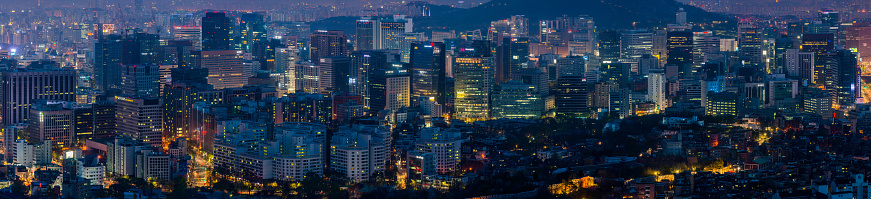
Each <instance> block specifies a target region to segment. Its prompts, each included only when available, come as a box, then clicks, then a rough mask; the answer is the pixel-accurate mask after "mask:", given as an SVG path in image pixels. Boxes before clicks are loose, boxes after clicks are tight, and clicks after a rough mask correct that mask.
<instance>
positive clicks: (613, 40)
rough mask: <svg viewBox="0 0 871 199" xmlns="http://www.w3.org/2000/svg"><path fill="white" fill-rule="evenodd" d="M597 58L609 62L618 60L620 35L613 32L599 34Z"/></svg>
mask: <svg viewBox="0 0 871 199" xmlns="http://www.w3.org/2000/svg"><path fill="white" fill-rule="evenodd" d="M599 58H600V59H601V60H602V61H611V62H616V61H617V60H618V59H620V33H617V31H615V30H606V31H602V32H601V33H599Z"/></svg>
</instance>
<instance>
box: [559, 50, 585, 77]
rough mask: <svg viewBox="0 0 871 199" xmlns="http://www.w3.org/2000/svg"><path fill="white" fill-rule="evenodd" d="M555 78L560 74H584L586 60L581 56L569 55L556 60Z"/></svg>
mask: <svg viewBox="0 0 871 199" xmlns="http://www.w3.org/2000/svg"><path fill="white" fill-rule="evenodd" d="M556 65H557V68H556V70H557V79H559V77H562V76H584V73H586V72H587V69H586V65H587V60H586V58H584V57H582V56H569V57H563V58H559V59H557V60H556Z"/></svg>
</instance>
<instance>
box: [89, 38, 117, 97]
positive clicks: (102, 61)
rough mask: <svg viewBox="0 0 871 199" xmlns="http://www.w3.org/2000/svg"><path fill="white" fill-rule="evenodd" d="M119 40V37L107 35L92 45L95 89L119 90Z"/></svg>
mask: <svg viewBox="0 0 871 199" xmlns="http://www.w3.org/2000/svg"><path fill="white" fill-rule="evenodd" d="M121 40H122V38H121V36H120V35H107V36H106V38H104V39H100V40H98V41H97V42H95V43H94V81H95V82H96V86H95V88H97V89H102V90H104V91H105V90H108V89H120V88H121V52H122V45H121Z"/></svg>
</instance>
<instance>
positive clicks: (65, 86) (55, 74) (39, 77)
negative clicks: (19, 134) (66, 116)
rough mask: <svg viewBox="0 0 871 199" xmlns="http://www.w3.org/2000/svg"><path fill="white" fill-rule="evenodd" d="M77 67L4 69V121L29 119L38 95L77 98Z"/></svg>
mask: <svg viewBox="0 0 871 199" xmlns="http://www.w3.org/2000/svg"><path fill="white" fill-rule="evenodd" d="M76 78H77V76H76V71H74V70H67V69H16V70H12V71H6V72H3V81H2V85H3V92H2V93H3V98H2V100H3V103H2V104H0V106H2V113H3V117H2V118H3V123H4V124H6V125H12V124H19V123H27V122H28V113H29V109H30V104H31V102H32V101H33V100H34V99H49V100H58V101H75V100H76Z"/></svg>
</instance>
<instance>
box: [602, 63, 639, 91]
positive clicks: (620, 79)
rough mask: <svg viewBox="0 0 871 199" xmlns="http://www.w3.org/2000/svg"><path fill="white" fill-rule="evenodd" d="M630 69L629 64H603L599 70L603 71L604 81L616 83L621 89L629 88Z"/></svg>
mask: <svg viewBox="0 0 871 199" xmlns="http://www.w3.org/2000/svg"><path fill="white" fill-rule="evenodd" d="M630 67H631V65H630V64H629V63H622V62H612V63H603V64H602V66H600V67H599V70H600V71H602V79H603V80H605V81H609V82H615V83H617V84H619V85H620V87H627V86H628V85H629V76H630V74H629V72H630Z"/></svg>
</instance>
